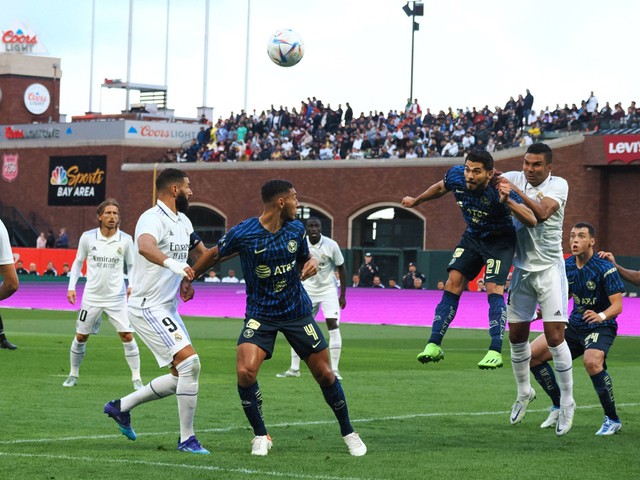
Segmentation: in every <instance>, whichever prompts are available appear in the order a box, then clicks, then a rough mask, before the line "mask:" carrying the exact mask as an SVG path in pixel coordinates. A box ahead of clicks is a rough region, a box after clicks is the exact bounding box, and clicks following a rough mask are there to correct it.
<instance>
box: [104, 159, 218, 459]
mask: <svg viewBox="0 0 640 480" xmlns="http://www.w3.org/2000/svg"><path fill="white" fill-rule="evenodd" d="M156 190H157V192H158V200H157V203H156V206H155V207H153V208H150V209H149V210H147V211H146V212H144V213H143V214H142V215H141V216H140V219H139V220H138V223H137V225H136V231H135V239H134V240H135V248H134V255H135V258H134V263H133V269H132V271H131V273H130V279H131V284H132V287H133V288H132V291H131V296H130V297H129V307H128V309H129V320H130V322H131V324H132V325H133V327H134V328H135V330H136V332H137V333H138V335H139V336H140V338H141V339H142V340H143V341H144V343H145V344H146V345H147V347H149V349H150V350H151V352H152V353H153V354H154V356H155V357H156V360H157V361H158V365H159V366H160V367H169V369H170V373H168V374H166V375H162V376H160V377H157V378H154V379H153V380H151V381H150V382H149V383H148V384H147V385H145V386H144V387H142V388H141V389H139V390H137V391H134V392H132V393H130V394H129V395H127V396H125V397H122V398H121V399H119V400H113V401H111V402H108V403H107V404H106V405H105V407H104V413H106V414H107V415H108V416H109V417H111V418H113V419H114V420H115V421H116V423H117V424H118V427H119V428H120V431H121V432H122V433H123V434H124V435H125V436H126V437H127V438H129V439H131V440H135V439H136V433H135V432H134V431H133V428H131V415H130V412H131V410H132V409H133V408H135V407H137V406H138V405H140V404H142V403H146V402H150V401H152V400H158V399H160V398H164V397H167V396H170V395H173V394H175V395H176V396H177V398H178V417H179V419H180V439H179V440H178V450H179V451H182V452H189V453H199V454H208V453H209V451H208V450H206V449H205V448H203V447H202V445H200V442H198V440H197V439H196V436H195V434H194V430H193V420H194V416H195V410H196V404H197V400H198V378H199V376H200V358H199V357H198V354H197V353H196V351H195V349H194V348H193V345H192V344H191V339H190V338H189V333H188V332H187V328H186V327H185V325H184V323H183V321H182V319H181V318H180V315H179V314H178V309H177V302H178V300H177V297H176V293H177V292H178V290H179V288H180V281H181V280H182V278H188V279H190V280H192V279H193V275H194V272H193V270H192V269H191V267H190V266H189V265H188V264H187V259H188V258H191V259H192V260H193V261H195V260H197V259H198V258H199V257H200V255H202V253H203V252H205V251H206V249H205V248H204V245H202V242H201V241H200V238H198V236H197V235H196V234H195V233H194V231H193V226H192V225H191V221H190V220H189V219H188V218H187V216H186V215H185V212H186V211H187V209H188V208H189V198H190V197H191V195H192V192H191V187H190V183H189V177H188V176H187V173H186V172H184V171H182V170H178V169H175V168H167V169H166V170H163V171H162V172H161V173H160V174H159V175H158V177H157V178H156Z"/></svg>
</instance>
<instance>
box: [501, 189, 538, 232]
mask: <svg viewBox="0 0 640 480" xmlns="http://www.w3.org/2000/svg"><path fill="white" fill-rule="evenodd" d="M498 191H499V192H500V201H501V202H502V203H504V204H505V205H506V206H507V207H509V210H511V214H512V215H513V216H514V217H516V218H517V219H518V220H519V221H520V222H521V223H522V224H523V225H526V226H527V227H535V226H536V225H537V224H538V221H537V219H536V216H535V215H534V213H533V211H532V210H531V209H530V208H529V207H527V206H526V205H525V204H524V203H518V202H516V201H515V200H514V199H513V198H511V196H510V194H511V192H512V191H513V189H512V185H511V184H510V183H509V181H508V180H507V179H506V178H503V179H501V181H500V184H499V185H498Z"/></svg>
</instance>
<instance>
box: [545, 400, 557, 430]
mask: <svg viewBox="0 0 640 480" xmlns="http://www.w3.org/2000/svg"><path fill="white" fill-rule="evenodd" d="M559 415H560V407H556V406H555V405H552V406H551V407H549V416H548V417H547V419H546V420H545V421H544V422H542V423H541V424H540V428H551V427H555V426H556V423H558V416H559Z"/></svg>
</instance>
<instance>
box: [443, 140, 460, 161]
mask: <svg viewBox="0 0 640 480" xmlns="http://www.w3.org/2000/svg"><path fill="white" fill-rule="evenodd" d="M459 151H460V149H459V148H458V144H457V143H456V142H455V140H454V139H453V138H452V139H451V140H449V143H447V144H446V145H445V146H444V148H443V149H442V153H441V154H442V156H443V157H457V156H458V153H459Z"/></svg>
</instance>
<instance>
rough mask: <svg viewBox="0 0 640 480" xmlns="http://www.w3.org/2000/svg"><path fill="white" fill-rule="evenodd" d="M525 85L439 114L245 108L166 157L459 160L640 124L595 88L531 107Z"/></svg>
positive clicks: (411, 104)
mask: <svg viewBox="0 0 640 480" xmlns="http://www.w3.org/2000/svg"><path fill="white" fill-rule="evenodd" d="M533 103H534V97H533V95H532V94H531V93H530V92H529V90H527V92H526V94H525V95H524V96H523V95H518V97H517V99H514V97H511V98H509V100H508V101H507V102H506V104H505V106H504V107H503V108H502V107H499V106H495V107H494V108H493V109H490V108H489V107H488V106H485V107H484V108H480V109H478V108H476V107H473V108H472V109H468V108H466V109H462V108H458V109H456V110H454V109H452V108H449V109H448V110H447V111H446V112H445V111H443V110H440V111H439V112H438V113H437V114H434V113H432V112H431V110H430V109H429V108H427V109H426V110H424V111H423V110H422V108H421V107H420V105H419V103H418V100H417V99H416V100H413V101H412V100H411V99H408V100H407V104H406V106H405V108H404V109H403V110H402V111H400V112H398V111H397V110H396V111H390V112H389V113H387V114H386V115H385V114H384V113H382V112H378V111H370V112H369V114H368V115H365V114H364V113H363V112H361V113H360V115H359V116H354V114H353V110H352V108H351V106H350V105H349V103H346V108H345V109H343V108H342V105H338V107H337V108H333V107H331V105H330V104H327V105H324V104H323V102H322V101H321V100H318V99H316V98H315V97H313V98H308V99H307V100H306V101H303V102H302V103H301V105H300V109H299V110H297V109H296V108H292V109H291V111H290V110H289V109H288V107H282V106H281V107H280V108H277V109H276V108H275V107H273V106H272V107H271V109H270V110H269V111H267V112H264V111H263V112H261V113H259V114H258V113H257V112H256V111H255V110H254V111H253V113H252V114H247V113H245V112H244V111H243V112H241V113H240V114H233V113H232V114H231V115H230V116H229V118H226V119H223V118H220V119H218V120H217V121H216V122H215V124H214V123H212V122H208V121H207V120H206V119H201V123H203V124H204V125H203V126H202V127H201V129H200V132H199V134H198V137H197V139H193V140H192V142H191V145H190V146H188V147H187V148H184V149H182V150H179V151H177V152H175V153H174V152H173V151H171V150H169V151H168V152H167V153H166V154H165V157H164V159H163V160H164V161H166V162H172V161H178V162H235V161H249V160H251V161H266V160H331V159H336V160H337V159H357V158H434V157H458V156H462V155H464V153H465V152H467V151H469V150H470V149H472V148H481V149H485V150H487V151H489V152H494V151H499V150H503V149H507V148H512V147H518V146H528V145H530V144H531V143H533V142H534V141H536V140H538V139H542V138H545V136H546V137H549V136H550V134H555V135H557V134H558V133H559V132H594V131H597V130H598V129H599V128H602V127H604V128H616V127H634V126H636V127H637V126H638V119H639V118H640V108H638V107H636V104H635V102H632V104H631V105H630V106H629V107H628V108H627V110H626V112H625V110H624V109H623V107H622V105H621V103H617V104H616V105H615V107H613V108H612V107H611V106H610V105H609V102H607V103H606V104H605V105H604V106H603V107H602V108H600V109H598V106H599V105H598V99H597V98H596V97H595V95H594V94H593V92H591V95H590V96H589V97H588V99H587V100H583V101H582V102H581V104H580V107H578V106H577V105H576V104H575V103H574V104H572V105H571V106H569V105H568V104H565V106H564V107H560V105H556V107H555V108H554V109H550V108H549V107H545V108H544V109H540V110H537V111H536V109H534V108H533Z"/></svg>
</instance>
